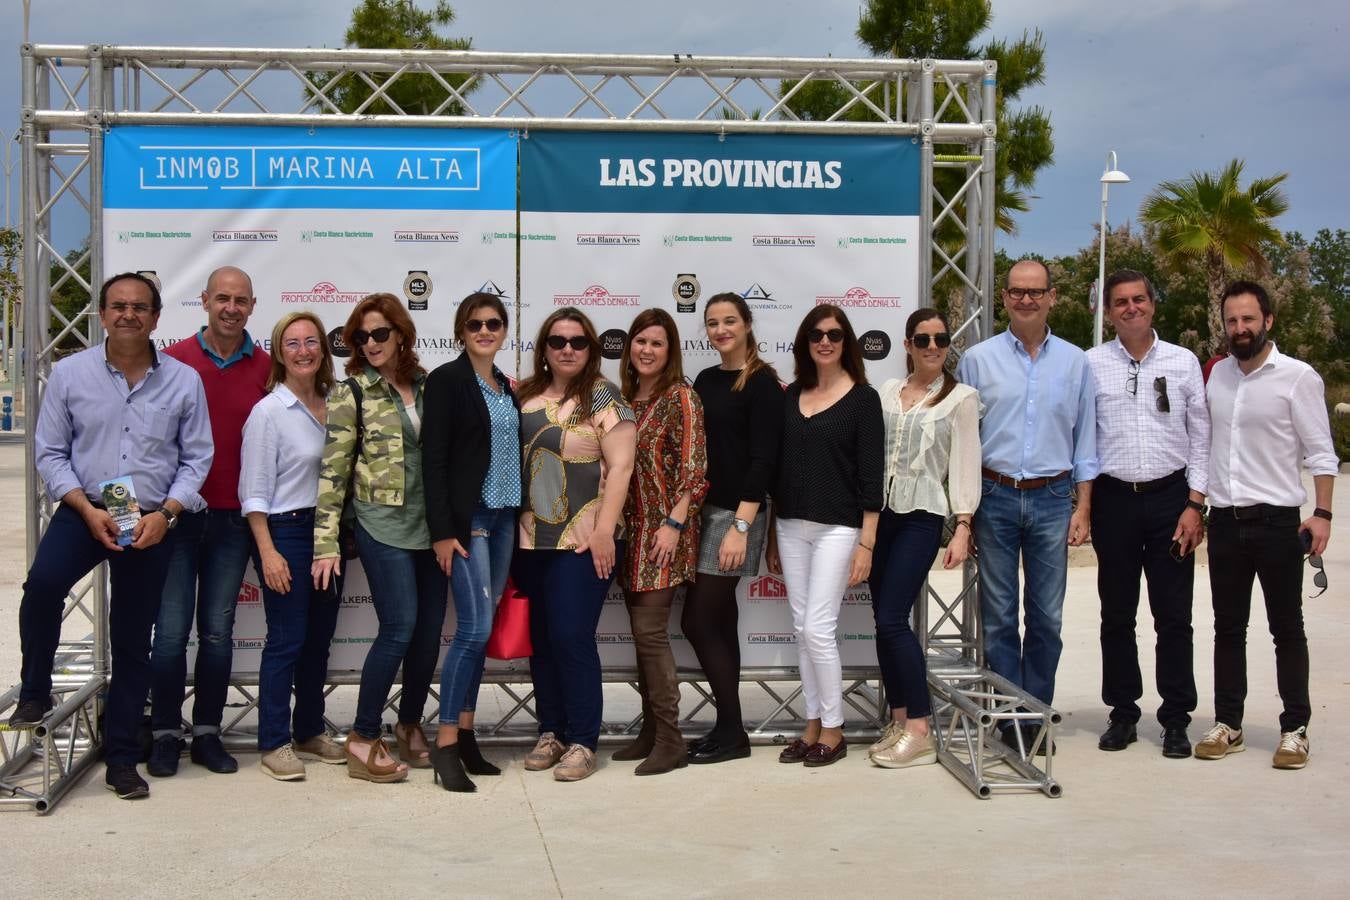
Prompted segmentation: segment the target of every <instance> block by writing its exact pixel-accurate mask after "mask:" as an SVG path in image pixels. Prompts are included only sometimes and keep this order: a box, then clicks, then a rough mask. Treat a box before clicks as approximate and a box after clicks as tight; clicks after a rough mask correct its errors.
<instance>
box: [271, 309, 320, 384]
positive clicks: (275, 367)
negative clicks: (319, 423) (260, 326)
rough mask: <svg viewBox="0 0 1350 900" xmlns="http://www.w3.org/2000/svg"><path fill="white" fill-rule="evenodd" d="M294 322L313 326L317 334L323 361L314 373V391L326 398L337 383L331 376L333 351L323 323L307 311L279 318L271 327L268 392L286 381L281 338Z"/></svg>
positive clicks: (303, 310)
mask: <svg viewBox="0 0 1350 900" xmlns="http://www.w3.org/2000/svg"><path fill="white" fill-rule="evenodd" d="M296 322H310V323H312V324H313V325H314V330H315V331H317V332H318V333H319V344H320V345H321V347H322V350H320V353H322V354H323V360H322V361H321V362H320V363H319V370H318V371H317V372H315V373H314V389H315V390H316V391H318V392H319V396H320V397H327V396H328V392H329V391H330V390H332V389H333V385H334V384H336V383H337V379H336V377H335V376H334V375H333V350H332V348H331V347H329V346H328V337H327V335H325V334H324V330H323V322H322V321H321V320H320V319H319V317H318V316H316V315H315V314H314V313H312V312H310V311H309V310H307V309H302V310H300V311H299V312H293V313H287V314H286V315H284V316H282V317H281V320H280V321H278V322H277V324H275V325H273V326H272V368H271V370H270V371H269V372H268V373H267V389H268V390H269V391H270V390H272V388H274V387H276V386H277V385H279V384H281V383H282V382H284V381H285V380H286V363H285V362H284V361H283V360H282V358H281V336H282V335H283V334H285V333H286V329H287V328H290V327H291V326H292V325H294V324H295V323H296Z"/></svg>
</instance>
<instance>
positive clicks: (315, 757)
mask: <svg viewBox="0 0 1350 900" xmlns="http://www.w3.org/2000/svg"><path fill="white" fill-rule="evenodd" d="M295 755H296V757H298V758H299V759H303V760H305V761H306V762H318V763H323V764H324V765H328V766H345V765H346V764H347V754H345V753H344V754H342V755H341V756H339V757H337V758H336V759H334V758H333V757H331V756H321V755H320V754H318V753H311V752H309V751H308V750H305V751H300V750H297V751H295Z"/></svg>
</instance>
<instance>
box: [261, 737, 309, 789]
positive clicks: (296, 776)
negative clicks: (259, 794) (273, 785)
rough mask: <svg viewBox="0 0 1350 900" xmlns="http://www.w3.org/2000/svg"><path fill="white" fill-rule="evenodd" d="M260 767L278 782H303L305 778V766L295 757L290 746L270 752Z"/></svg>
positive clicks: (283, 746) (266, 754)
mask: <svg viewBox="0 0 1350 900" xmlns="http://www.w3.org/2000/svg"><path fill="white" fill-rule="evenodd" d="M258 765H259V766H261V767H262V770H263V771H264V772H266V773H267V774H268V775H271V776H272V777H273V778H275V779H276V780H277V781H303V780H304V778H305V764H304V763H302V762H301V761H300V758H299V757H298V756H296V755H295V751H294V750H292V749H291V745H290V744H282V745H281V746H280V747H278V748H276V749H275V750H268V751H267V752H266V753H264V754H263V756H262V761H261V762H259V763H258Z"/></svg>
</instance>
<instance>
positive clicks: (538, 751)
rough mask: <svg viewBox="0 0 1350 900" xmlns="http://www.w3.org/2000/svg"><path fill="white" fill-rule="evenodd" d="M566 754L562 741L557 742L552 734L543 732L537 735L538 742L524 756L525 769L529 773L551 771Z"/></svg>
mask: <svg viewBox="0 0 1350 900" xmlns="http://www.w3.org/2000/svg"><path fill="white" fill-rule="evenodd" d="M566 752H567V748H566V747H564V746H563V745H562V741H560V740H558V739H557V737H555V736H554V734H553V732H551V731H545V732H544V733H543V734H541V735H539V742H538V743H536V744H535V745H534V749H533V750H531V751H530V752H529V753H526V754H525V768H527V769H529V770H530V771H531V772H542V771H544V770H545V769H551V768H553V767H554V765H556V764H557V762H558V760H560V759H562V757H563V754H564V753H566Z"/></svg>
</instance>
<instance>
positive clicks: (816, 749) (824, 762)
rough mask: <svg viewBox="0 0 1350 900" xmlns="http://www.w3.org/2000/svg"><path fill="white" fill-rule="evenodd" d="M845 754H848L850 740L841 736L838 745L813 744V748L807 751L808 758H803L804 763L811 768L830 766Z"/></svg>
mask: <svg viewBox="0 0 1350 900" xmlns="http://www.w3.org/2000/svg"><path fill="white" fill-rule="evenodd" d="M845 756H848V741H845V740H843V739H842V738H841V739H840V741H839V746H838V747H831V746H830V745H829V744H819V743H818V744H813V745H811V749H810V750H808V751H806V758H805V759H803V760H802V765H804V766H807V767H809V768H815V767H817V766H828V765H830V764H832V763H834V762H836V761H838V760H841V759H843V758H844V757H845Z"/></svg>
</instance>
